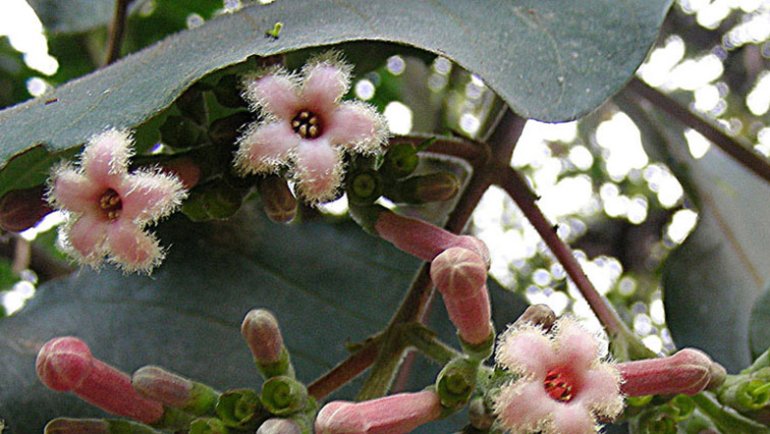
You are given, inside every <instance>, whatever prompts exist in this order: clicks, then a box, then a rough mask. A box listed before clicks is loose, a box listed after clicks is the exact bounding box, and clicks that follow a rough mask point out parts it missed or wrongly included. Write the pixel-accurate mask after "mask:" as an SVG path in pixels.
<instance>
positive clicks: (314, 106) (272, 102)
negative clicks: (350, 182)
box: [235, 55, 388, 203]
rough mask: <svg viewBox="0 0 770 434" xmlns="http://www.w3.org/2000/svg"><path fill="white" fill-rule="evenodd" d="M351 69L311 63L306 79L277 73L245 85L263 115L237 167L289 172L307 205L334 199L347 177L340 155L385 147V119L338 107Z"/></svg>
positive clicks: (359, 108) (247, 136) (329, 60)
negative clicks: (285, 168) (345, 176)
mask: <svg viewBox="0 0 770 434" xmlns="http://www.w3.org/2000/svg"><path fill="white" fill-rule="evenodd" d="M350 69H351V68H350V67H349V66H348V65H345V64H344V63H342V62H340V61H339V60H338V59H337V58H336V57H335V56H333V55H332V56H328V55H327V56H326V57H325V58H320V59H316V60H313V61H311V62H309V63H308V64H307V65H306V66H305V68H304V69H303V73H302V75H303V78H302V79H301V80H300V79H299V77H297V76H296V75H292V74H289V73H288V72H286V71H284V70H282V69H275V70H273V71H271V72H269V73H267V74H264V75H262V76H261V77H249V78H247V79H246V80H245V81H244V87H245V90H244V98H245V99H246V100H247V101H249V102H250V103H251V105H252V108H253V109H254V110H259V111H261V112H262V113H263V114H264V115H265V119H264V120H263V121H261V122H257V123H254V124H252V125H250V126H249V127H248V128H247V130H246V131H245V133H244V134H243V135H242V136H241V137H240V138H239V139H238V146H239V148H238V151H237V153H236V157H235V164H236V166H237V167H238V169H239V170H240V171H241V173H243V174H250V173H260V174H267V173H276V172H279V171H280V170H281V169H282V168H284V167H290V170H289V174H290V175H291V177H292V178H293V179H294V181H295V183H296V186H297V189H298V191H299V194H300V195H301V196H302V197H303V198H304V199H305V200H306V201H308V202H311V203H312V202H320V201H324V200H329V199H332V198H333V197H334V193H335V191H336V190H337V188H338V187H339V185H340V182H341V179H342V173H343V167H342V153H343V151H344V150H352V151H354V152H357V153H362V154H371V153H374V152H376V151H378V150H379V149H380V148H381V146H382V145H383V144H384V143H385V140H386V138H387V135H388V132H387V129H386V126H385V122H384V120H383V118H382V116H381V115H380V114H379V113H377V112H376V111H375V110H374V109H373V108H372V107H371V106H369V105H367V104H364V103H360V102H351V101H346V102H340V99H341V98H342V96H343V95H345V93H347V91H348V88H349V84H350Z"/></svg>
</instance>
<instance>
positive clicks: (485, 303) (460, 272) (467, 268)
mask: <svg viewBox="0 0 770 434" xmlns="http://www.w3.org/2000/svg"><path fill="white" fill-rule="evenodd" d="M430 276H431V279H432V280H433V283H434V284H435V285H436V288H438V290H439V291H440V292H441V295H442V296H443V297H444V304H445V305H446V308H447V312H448V313H449V318H450V319H451V320H452V323H453V324H454V325H455V327H457V333H458V334H459V335H460V338H461V339H462V340H463V341H464V342H466V343H468V344H471V345H478V344H482V343H484V342H487V341H489V342H490V343H491V342H492V341H491V340H490V336H491V335H492V334H493V333H494V330H493V328H492V323H491V308H490V304H489V291H488V290H487V287H486V280H487V268H486V263H485V262H484V259H483V258H482V257H481V256H480V255H478V254H477V253H476V252H474V251H473V250H469V249H466V248H462V247H452V248H449V249H447V250H445V251H444V252H443V253H441V254H440V255H438V256H436V258H435V259H434V260H433V262H432V263H431V266H430ZM491 339H494V338H491Z"/></svg>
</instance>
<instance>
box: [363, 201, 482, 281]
mask: <svg viewBox="0 0 770 434" xmlns="http://www.w3.org/2000/svg"><path fill="white" fill-rule="evenodd" d="M374 230H375V231H376V232H377V234H378V235H379V236H380V237H381V238H383V239H384V240H386V241H389V242H391V243H392V244H393V245H394V246H396V247H398V248H399V249H401V250H403V251H405V252H406V253H409V254H410V255H414V256H416V257H418V258H420V259H422V260H423V261H432V260H433V258H435V257H436V256H437V255H439V254H440V253H441V252H443V251H444V250H446V249H448V248H450V247H464V248H466V249H469V250H472V251H474V252H476V253H477V254H478V255H479V256H481V258H482V259H483V261H484V264H485V265H486V266H487V267H488V265H489V249H487V246H486V245H485V244H484V242H483V241H481V240H479V239H478V238H475V237H471V236H468V235H455V234H453V233H451V232H449V231H447V230H444V229H441V228H440V227H438V226H435V225H432V224H430V223H427V222H424V221H422V220H417V219H413V218H409V217H404V216H401V215H398V214H396V213H394V212H391V211H384V212H381V213H380V214H379V216H378V218H377V222H376V223H375V224H374Z"/></svg>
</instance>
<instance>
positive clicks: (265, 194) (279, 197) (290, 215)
mask: <svg viewBox="0 0 770 434" xmlns="http://www.w3.org/2000/svg"><path fill="white" fill-rule="evenodd" d="M257 188H258V189H259V196H260V197H261V198H262V206H263V207H264V209H265V214H267V217H268V218H269V219H270V220H272V221H274V222H276V223H289V222H290V221H292V220H293V219H294V216H295V215H296V214H297V198H296V197H294V193H292V192H291V190H290V189H289V185H288V184H287V183H286V180H284V179H283V178H281V177H279V176H275V175H269V176H267V177H265V178H262V179H260V180H259V182H258V183H257Z"/></svg>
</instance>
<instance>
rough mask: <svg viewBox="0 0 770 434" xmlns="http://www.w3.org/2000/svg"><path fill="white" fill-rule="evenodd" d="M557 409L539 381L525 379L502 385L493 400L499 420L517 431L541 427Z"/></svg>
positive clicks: (533, 429) (556, 405)
mask: <svg viewBox="0 0 770 434" xmlns="http://www.w3.org/2000/svg"><path fill="white" fill-rule="evenodd" d="M557 409H558V404H557V403H556V402H555V401H553V400H551V399H550V398H549V397H548V396H547V395H546V394H545V390H544V389H543V387H542V385H541V384H540V383H539V382H532V381H526V380H523V381H518V382H516V383H513V384H509V385H507V386H505V387H503V389H501V390H500V394H499V395H498V396H497V399H496V401H495V413H497V415H498V418H499V419H500V422H501V423H502V424H503V425H505V426H506V427H508V428H510V429H511V430H513V432H517V433H518V432H527V431H537V430H539V429H543V428H544V427H545V426H547V425H548V423H549V417H550V415H551V414H552V413H553V412H554V411H556V410H557Z"/></svg>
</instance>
